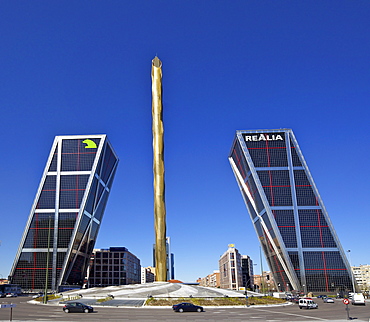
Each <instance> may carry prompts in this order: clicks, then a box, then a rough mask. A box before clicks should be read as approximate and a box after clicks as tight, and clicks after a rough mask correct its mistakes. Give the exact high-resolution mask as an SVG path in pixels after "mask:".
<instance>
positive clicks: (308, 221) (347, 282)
mask: <svg viewBox="0 0 370 322" xmlns="http://www.w3.org/2000/svg"><path fill="white" fill-rule="evenodd" d="M229 161H230V164H231V167H232V170H233V172H234V175H235V178H236V181H237V183H238V185H239V188H240V190H241V193H242V196H243V198H244V201H245V204H246V206H247V209H248V212H249V215H250V217H251V220H252V223H253V224H254V227H255V230H256V233H257V236H258V238H259V240H260V243H261V246H262V249H263V251H264V254H265V257H266V260H267V262H268V264H269V266H270V270H271V272H272V274H273V277H274V279H275V282H276V284H277V285H278V288H279V290H280V291H292V290H299V291H304V292H305V293H307V292H338V291H343V290H351V289H352V279H351V270H350V266H349V263H348V261H347V258H346V256H345V253H344V251H343V249H342V247H341V245H340V242H339V240H338V237H337V235H336V233H335V230H334V227H333V225H332V224H331V222H330V218H329V216H328V214H327V212H326V210H325V207H324V204H323V202H322V200H321V197H320V195H319V193H318V190H317V188H316V186H315V183H314V181H313V178H312V176H311V174H310V172H309V169H308V167H307V164H306V162H305V160H304V158H303V155H302V153H301V150H300V148H299V146H298V143H297V141H296V139H295V136H294V134H293V131H292V130H290V129H280V130H258V131H237V133H236V137H235V140H234V143H233V146H232V149H231V152H230V155H229Z"/></svg>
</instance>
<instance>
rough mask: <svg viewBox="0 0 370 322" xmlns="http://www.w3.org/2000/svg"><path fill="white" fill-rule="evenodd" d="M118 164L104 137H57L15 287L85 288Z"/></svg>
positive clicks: (15, 266)
mask: <svg viewBox="0 0 370 322" xmlns="http://www.w3.org/2000/svg"><path fill="white" fill-rule="evenodd" d="M117 164H118V158H117V156H116V154H115V152H114V150H113V148H112V146H111V145H110V143H109V142H108V139H107V137H106V135H84V136H81V135H75V136H57V137H55V140H54V143H53V146H52V148H51V151H50V155H49V158H48V160H47V163H46V167H45V170H44V173H43V176H42V178H41V182H40V185H39V188H38V191H37V193H36V197H35V200H34V203H33V205H32V208H31V212H30V215H29V217H28V221H27V224H26V228H25V230H24V234H23V236H22V239H21V242H20V245H19V248H18V252H17V254H16V256H15V260H14V264H13V267H12V269H11V272H10V276H9V279H10V281H11V283H13V284H19V285H20V286H21V287H22V288H23V289H24V290H31V291H32V290H44V289H45V288H47V289H51V290H54V291H56V290H57V289H58V286H60V285H62V284H69V285H76V284H77V285H82V284H83V282H84V280H85V277H86V271H87V267H88V264H89V261H90V257H91V253H92V251H93V248H94V245H95V241H96V238H97V235H98V231H99V227H100V224H101V220H102V218H103V214H104V210H105V206H106V204H107V200H108V196H109V193H110V189H111V186H112V183H113V177H114V174H115V171H116V168H117Z"/></svg>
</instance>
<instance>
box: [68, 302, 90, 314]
mask: <svg viewBox="0 0 370 322" xmlns="http://www.w3.org/2000/svg"><path fill="white" fill-rule="evenodd" d="M63 311H64V312H65V313H91V312H94V309H93V307H92V306H89V305H86V304H83V303H80V302H70V303H67V304H66V305H64V306H63Z"/></svg>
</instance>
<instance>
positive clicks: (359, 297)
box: [351, 293, 365, 305]
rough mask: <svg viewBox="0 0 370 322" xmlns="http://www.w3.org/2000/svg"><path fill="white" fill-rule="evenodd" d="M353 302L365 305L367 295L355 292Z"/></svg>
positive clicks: (353, 303)
mask: <svg viewBox="0 0 370 322" xmlns="http://www.w3.org/2000/svg"><path fill="white" fill-rule="evenodd" d="M351 302H352V305H365V297H364V295H363V294H362V293H354V294H353V295H352V299H351Z"/></svg>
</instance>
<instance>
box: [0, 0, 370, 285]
mask: <svg viewBox="0 0 370 322" xmlns="http://www.w3.org/2000/svg"><path fill="white" fill-rule="evenodd" d="M369 21H370V2H369V1H367V0H366V1H365V0H364V1H361V0H359V1H349V0H348V1H341V0H332V1H325V0H323V1H297V0H294V1H263V0H255V1H248V0H234V1H228V0H224V1H220V0H217V1H193V0H186V1H169V0H168V1H164V0H159V1H149V0H148V1H142V0H137V1H123V0H122V1H109V0H107V1H90V0H89V1H49V0H45V1H40V0H39V1H26V0H24V1H17V0H4V1H1V2H0V30H1V34H0V41H1V42H0V43H1V46H0V108H1V128H0V131H1V132H0V133H1V150H2V153H1V167H0V176H1V186H0V198H1V202H0V207H1V208H0V223H1V229H0V240H1V241H2V243H1V246H0V274H1V275H2V276H4V277H6V276H7V275H8V274H9V272H10V268H11V265H12V263H13V260H14V257H15V253H16V251H17V248H18V245H19V242H20V239H21V236H22V233H23V230H24V227H25V224H26V221H27V218H28V215H29V211H30V209H31V205H32V202H33V199H34V197H35V193H36V190H37V187H38V185H39V181H40V179H41V175H42V172H43V169H44V166H45V162H46V160H47V157H48V153H49V150H50V148H51V144H52V142H53V139H54V136H55V135H65V134H102V133H106V134H107V135H108V137H109V139H110V141H111V143H112V145H113V146H114V148H115V150H116V152H117V154H118V156H119V158H120V164H119V167H118V171H117V174H116V178H115V181H114V183H113V189H112V193H111V196H110V199H109V201H108V205H107V209H106V212H105V216H104V219H103V222H102V226H101V229H100V232H99V237H98V240H97V243H96V245H95V246H96V247H97V248H108V247H110V246H125V247H127V248H128V249H129V250H130V251H131V252H132V253H134V254H135V255H136V256H138V257H139V258H140V259H141V264H142V265H143V266H148V265H151V264H152V244H153V242H154V228H153V171H152V129H151V77H150V71H151V60H152V59H153V58H154V57H155V55H158V57H159V58H160V59H161V60H162V62H163V95H164V121H165V166H166V205H167V232H168V236H170V237H171V241H172V251H173V252H174V254H175V261H176V267H175V273H176V278H178V279H180V280H183V281H194V280H196V278H198V277H203V276H206V275H207V274H209V273H211V272H212V271H213V270H215V269H218V259H219V256H220V255H222V254H223V252H224V251H225V250H226V249H227V245H228V244H230V243H234V244H235V245H236V248H238V249H239V251H240V252H241V253H242V254H246V255H250V256H251V257H252V259H253V260H254V261H255V263H257V264H258V265H257V266H256V267H255V268H256V272H257V273H258V272H259V271H260V259H259V258H260V257H259V244H258V240H257V237H256V233H255V231H254V228H253V226H252V223H251V221H250V219H249V215H248V213H247V210H246V207H245V205H244V202H243V200H242V197H241V195H240V192H239V189H238V186H237V183H236V181H235V179H234V176H233V173H232V171H231V168H230V165H229V163H228V159H227V156H228V153H229V150H230V148H231V144H232V141H233V138H234V135H235V131H236V130H248V129H268V128H272V129H274V128H292V129H293V131H294V133H295V135H296V137H297V139H298V142H299V144H300V146H301V148H302V151H303V154H304V156H305V158H306V161H307V163H308V166H309V168H310V170H311V172H312V175H313V177H314V180H315V181H316V184H317V186H318V189H319V191H320V194H321V196H322V197H323V200H324V203H325V205H326V208H327V210H328V212H329V215H330V217H331V220H332V222H333V224H334V227H335V229H336V232H337V234H338V236H339V238H340V240H341V242H342V246H343V248H344V249H345V250H348V249H350V250H351V262H352V264H356V265H358V264H370V258H369V252H364V249H363V246H364V245H367V244H368V242H369V227H370V225H369V223H370V220H369V209H370V201H369V200H370V198H369V196H368V194H369V185H368V182H369V181H370V176H369V170H368V166H367V163H368V160H369V158H370V152H369V139H370V136H369V119H370V117H369V116H370V112H369V105H370V104H369V103H370V86H369V85H370V59H369V53H370V39H369V38H370V30H369V29H370V22H369ZM264 269H266V267H264ZM1 275H0V277H1Z"/></svg>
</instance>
